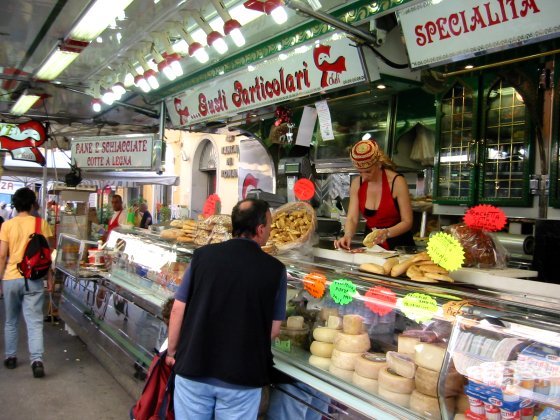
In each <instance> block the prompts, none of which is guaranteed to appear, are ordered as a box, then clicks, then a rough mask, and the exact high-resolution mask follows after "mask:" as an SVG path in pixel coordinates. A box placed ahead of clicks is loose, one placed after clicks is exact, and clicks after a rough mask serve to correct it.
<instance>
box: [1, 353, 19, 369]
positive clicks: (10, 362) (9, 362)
mask: <svg viewBox="0 0 560 420" xmlns="http://www.w3.org/2000/svg"><path fill="white" fill-rule="evenodd" d="M4 366H6V367H7V368H8V369H15V368H16V367H17V357H14V356H12V357H8V358H7V359H5V360H4Z"/></svg>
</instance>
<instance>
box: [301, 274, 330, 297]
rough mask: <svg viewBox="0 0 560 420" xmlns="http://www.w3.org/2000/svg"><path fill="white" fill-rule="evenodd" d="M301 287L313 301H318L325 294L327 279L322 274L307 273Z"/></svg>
mask: <svg viewBox="0 0 560 420" xmlns="http://www.w3.org/2000/svg"><path fill="white" fill-rule="evenodd" d="M303 282H304V285H303V287H304V288H305V290H307V292H308V293H309V294H310V295H311V296H313V297H314V298H315V299H320V298H322V297H323V295H324V294H325V284H326V283H327V278H326V277H325V276H324V275H323V274H319V273H309V274H308V275H306V276H305V277H304V278H303Z"/></svg>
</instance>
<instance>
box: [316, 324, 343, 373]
mask: <svg viewBox="0 0 560 420" xmlns="http://www.w3.org/2000/svg"><path fill="white" fill-rule="evenodd" d="M326 321H327V326H326V327H317V328H315V329H314V330H313V338H314V339H315V341H313V342H312V343H311V348H310V349H309V350H310V351H311V356H309V364H310V365H313V366H317V367H318V368H321V369H324V370H329V366H330V365H331V355H332V352H333V349H334V344H333V343H334V338H335V336H336V335H337V334H338V333H339V331H340V330H341V328H342V319H340V317H339V316H336V315H329V316H328V319H327V320H326Z"/></svg>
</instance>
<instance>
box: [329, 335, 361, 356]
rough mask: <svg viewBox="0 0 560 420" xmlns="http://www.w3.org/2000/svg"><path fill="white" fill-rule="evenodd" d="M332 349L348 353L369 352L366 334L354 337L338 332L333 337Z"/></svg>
mask: <svg viewBox="0 0 560 420" xmlns="http://www.w3.org/2000/svg"><path fill="white" fill-rule="evenodd" d="M334 347H335V349H338V350H340V351H346V352H349V353H363V352H365V351H368V350H369V347H370V342H369V335H368V334H367V333H362V334H358V335H354V334H345V333H343V332H339V333H338V334H337V335H336V336H335V337H334Z"/></svg>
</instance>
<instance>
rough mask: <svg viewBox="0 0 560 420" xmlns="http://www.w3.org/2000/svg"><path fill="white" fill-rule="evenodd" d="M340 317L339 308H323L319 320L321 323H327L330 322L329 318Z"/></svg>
mask: <svg viewBox="0 0 560 420" xmlns="http://www.w3.org/2000/svg"><path fill="white" fill-rule="evenodd" d="M331 315H332V316H339V315H338V308H321V311H320V312H319V318H321V321H324V322H327V321H328V320H329V316H331Z"/></svg>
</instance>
